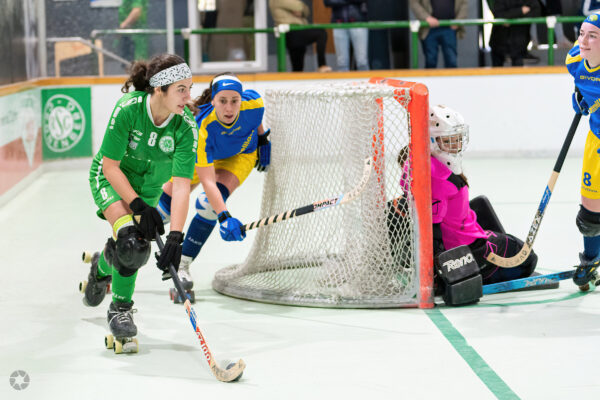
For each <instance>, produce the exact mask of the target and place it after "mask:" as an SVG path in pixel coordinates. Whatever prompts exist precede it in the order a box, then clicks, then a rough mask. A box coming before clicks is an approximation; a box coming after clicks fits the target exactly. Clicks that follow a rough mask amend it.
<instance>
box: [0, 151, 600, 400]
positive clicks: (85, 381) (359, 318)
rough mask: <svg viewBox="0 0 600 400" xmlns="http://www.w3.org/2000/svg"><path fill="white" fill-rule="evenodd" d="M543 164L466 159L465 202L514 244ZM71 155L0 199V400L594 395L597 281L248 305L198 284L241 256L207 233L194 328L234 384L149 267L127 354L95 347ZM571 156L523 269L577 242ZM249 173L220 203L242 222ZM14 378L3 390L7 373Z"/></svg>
mask: <svg viewBox="0 0 600 400" xmlns="http://www.w3.org/2000/svg"><path fill="white" fill-rule="evenodd" d="M554 161H555V160H554V159H477V158H473V159H467V160H466V161H465V168H466V172H467V174H468V177H469V178H470V180H469V182H470V185H471V197H474V196H476V195H478V194H486V195H487V196H488V197H489V198H490V200H491V201H492V204H493V205H494V207H495V208H496V211H497V213H498V214H499V217H500V219H501V221H502V223H503V225H504V227H505V228H506V230H507V231H508V232H509V233H513V234H515V235H516V236H518V237H520V238H524V236H525V234H526V233H527V231H528V229H529V226H530V224H531V222H532V219H533V216H534V214H535V211H536V208H537V205H538V203H539V201H540V198H541V195H542V193H543V190H544V188H545V186H546V184H547V181H548V179H549V177H550V173H551V171H552V167H553V165H554ZM85 164H86V163H85V162H82V163H74V164H72V163H71V164H61V163H53V164H50V165H49V166H48V167H47V168H46V172H44V173H43V174H41V175H40V176H39V178H38V179H36V180H35V182H34V183H33V184H31V185H30V186H29V187H28V188H27V189H25V190H23V191H22V192H20V193H19V194H18V195H17V196H16V197H15V198H14V199H13V200H11V201H10V202H9V203H7V204H6V205H4V206H3V207H1V208H0V221H1V224H2V228H3V229H1V230H0V243H1V244H2V245H1V251H0V265H1V266H2V278H1V280H2V290H1V291H0V399H17V398H18V399H61V400H63V399H78V400H81V399H115V398H119V399H121V398H122V399H138V398H140V399H141V398H152V399H154V398H167V397H169V398H173V397H175V396H176V397H178V398H192V397H191V396H193V398H205V399H209V398H210V399H233V398H238V399H243V400H250V399H260V400H269V399H365V398H368V399H432V398H435V399H478V400H479V399H494V398H499V399H517V398H521V399H567V398H570V399H577V400H583V399H598V398H599V397H600V380H599V379H598V370H599V367H598V355H599V354H600V351H599V348H600V342H599V339H600V291H591V292H589V293H587V294H582V293H579V292H578V290H577V288H576V287H575V286H574V285H573V284H572V282H571V281H563V282H562V283H561V285H560V288H559V289H554V290H545V291H532V292H522V293H511V294H497V295H490V296H486V297H484V298H483V299H482V300H481V302H480V303H479V304H478V305H475V306H469V307H463V308H448V307H445V306H443V305H440V306H438V307H436V308H434V309H432V310H419V309H388V310H347V309H344V310H340V309H319V308H302V307H290V306H277V305H269V304H262V303H256V302H250V301H244V300H238V299H234V298H229V297H225V296H222V295H219V294H217V293H216V292H214V291H213V290H212V288H211V286H210V282H211V279H212V276H213V274H214V272H215V271H216V270H217V269H219V268H222V267H225V266H227V265H230V264H232V263H235V262H239V261H242V260H243V259H244V258H245V256H246V254H247V252H248V250H249V248H250V246H251V244H252V240H253V235H254V232H249V235H248V238H247V239H246V240H245V241H244V242H242V243H226V242H223V241H222V240H221V239H220V237H219V236H218V235H216V234H215V235H213V236H212V237H211V238H210V239H209V241H208V242H207V244H206V245H205V248H204V250H203V252H202V253H201V256H200V257H199V259H198V260H196V262H195V263H194V264H193V268H192V273H193V275H194V278H195V286H196V295H197V298H198V301H197V302H196V304H195V305H194V308H195V310H196V312H197V314H198V317H199V321H198V323H199V326H200V328H201V330H202V331H203V333H204V335H205V337H206V340H207V342H208V345H209V347H210V348H211V350H212V352H213V353H214V355H215V357H216V359H217V361H218V362H219V363H221V364H222V365H226V363H227V361H228V360H237V359H238V358H240V357H241V358H243V359H244V360H245V362H246V363H247V368H246V371H245V373H244V376H243V378H242V380H241V381H240V382H237V383H232V384H225V383H220V382H218V381H217V380H216V379H215V378H214V377H213V375H212V374H211V372H210V370H209V369H208V366H207V364H206V361H205V359H204V357H203V355H202V352H201V348H200V345H199V342H198V339H197V338H196V336H195V334H194V332H193V331H192V328H191V326H190V323H189V320H188V318H187V315H186V314H185V311H184V309H183V307H182V306H180V305H174V304H172V303H171V301H170V299H169V297H168V289H169V287H170V285H169V284H168V283H166V282H162V281H161V279H160V272H159V271H158V270H157V269H156V268H155V267H154V266H153V263H149V264H148V265H147V266H146V267H144V268H143V269H142V270H141V271H140V273H139V276H138V280H137V285H136V292H135V295H134V300H135V308H137V310H138V312H137V313H136V314H134V317H135V322H136V324H137V326H138V330H139V335H138V339H139V342H140V352H139V353H138V354H133V355H115V354H113V352H112V351H109V350H106V349H104V346H103V340H104V335H105V334H106V333H108V328H107V325H106V309H107V307H108V300H105V302H104V303H103V304H102V305H100V306H99V307H97V308H87V307H84V306H83V304H82V302H81V297H82V295H81V294H80V293H79V292H78V290H77V286H78V283H79V281H80V280H82V279H84V278H85V277H86V276H87V273H88V265H86V264H83V263H82V262H81V259H80V257H81V253H82V251H84V250H91V251H94V250H98V249H100V248H101V247H102V246H103V244H104V241H105V238H106V237H107V235H108V232H109V231H108V225H107V224H106V222H103V221H101V220H99V219H98V218H96V217H95V215H94V212H95V209H94V204H93V202H92V199H91V196H90V194H89V187H88V183H87V176H88V171H87V168H86V167H85ZM579 173H580V158H579V157H576V158H568V159H567V161H566V163H565V165H564V167H563V171H562V173H561V175H560V177H559V179H558V183H557V185H556V188H555V192H554V194H553V196H552V199H551V201H550V204H549V206H548V209H547V211H546V215H545V217H544V220H543V222H542V225H541V228H540V229H541V230H540V232H539V234H538V237H537V240H536V243H535V245H534V250H535V251H536V252H537V254H538V256H539V263H538V268H537V271H539V272H542V273H550V272H556V271H563V270H566V269H569V268H570V266H572V265H574V264H575V263H576V262H577V253H578V251H580V250H581V246H582V244H581V243H582V240H581V236H580V234H579V233H578V231H577V229H576V227H575V223H574V219H575V214H576V212H577V209H578V204H579V190H578V184H579ZM262 180H263V176H262V175H261V174H259V173H258V172H253V173H252V174H251V176H250V178H249V179H248V181H247V182H246V183H245V184H244V185H243V186H242V187H241V188H240V190H239V191H238V192H236V193H235V194H234V196H233V197H232V199H231V200H230V202H229V203H228V204H229V209H230V210H231V212H232V214H234V216H236V217H238V218H239V219H241V220H242V221H244V222H250V221H253V220H255V219H256V218H257V216H258V214H259V207H260V196H261V193H262V192H261V188H262ZM15 370H23V371H25V372H26V373H27V374H28V375H29V377H30V385H29V386H28V387H27V388H26V389H24V390H21V391H16V390H15V389H13V388H12V387H11V386H10V385H9V376H10V375H11V373H12V372H13V371H15Z"/></svg>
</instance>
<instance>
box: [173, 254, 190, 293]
mask: <svg viewBox="0 0 600 400" xmlns="http://www.w3.org/2000/svg"><path fill="white" fill-rule="evenodd" d="M192 261H193V260H192V257H189V256H181V262H180V263H179V270H178V271H177V276H178V277H179V280H181V283H182V284H183V288H184V289H185V290H190V289H191V288H193V287H194V281H193V279H192V275H191V274H190V264H191V263H192Z"/></svg>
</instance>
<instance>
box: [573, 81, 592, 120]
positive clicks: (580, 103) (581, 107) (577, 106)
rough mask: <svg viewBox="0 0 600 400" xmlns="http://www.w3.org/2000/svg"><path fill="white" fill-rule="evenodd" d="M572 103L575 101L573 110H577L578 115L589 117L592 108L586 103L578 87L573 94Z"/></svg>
mask: <svg viewBox="0 0 600 400" xmlns="http://www.w3.org/2000/svg"><path fill="white" fill-rule="evenodd" d="M572 101H573V110H575V112H576V113H580V114H581V115H589V114H590V110H589V108H590V107H589V106H588V104H587V103H586V102H585V99H584V98H583V95H582V94H581V92H580V91H579V89H578V88H577V86H575V91H574V92H573V98H572Z"/></svg>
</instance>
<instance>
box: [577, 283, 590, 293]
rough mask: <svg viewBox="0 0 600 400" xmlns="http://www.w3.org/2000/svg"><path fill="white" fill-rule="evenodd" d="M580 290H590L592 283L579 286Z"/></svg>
mask: <svg viewBox="0 0 600 400" xmlns="http://www.w3.org/2000/svg"><path fill="white" fill-rule="evenodd" d="M579 290H580V291H582V292H587V291H588V290H590V284H589V283H586V284H585V285H581V286H579Z"/></svg>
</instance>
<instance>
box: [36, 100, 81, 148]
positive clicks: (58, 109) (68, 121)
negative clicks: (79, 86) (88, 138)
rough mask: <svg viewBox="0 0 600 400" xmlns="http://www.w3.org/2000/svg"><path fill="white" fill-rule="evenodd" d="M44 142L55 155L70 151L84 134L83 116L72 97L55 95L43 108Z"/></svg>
mask: <svg viewBox="0 0 600 400" xmlns="http://www.w3.org/2000/svg"><path fill="white" fill-rule="evenodd" d="M44 128H45V129H44V141H45V142H46V145H47V146H48V148H50V149H51V150H52V151H55V152H57V153H61V152H64V151H67V150H69V149H72V148H73V147H75V145H76V144H77V143H79V141H80V140H81V139H82V138H83V134H84V133H85V114H84V112H83V109H82V108H81V106H80V105H79V103H78V102H77V101H76V100H75V99H74V98H72V97H70V96H67V95H64V94H56V95H54V96H52V97H50V98H49V99H48V100H47V101H46V104H45V106H44Z"/></svg>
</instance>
